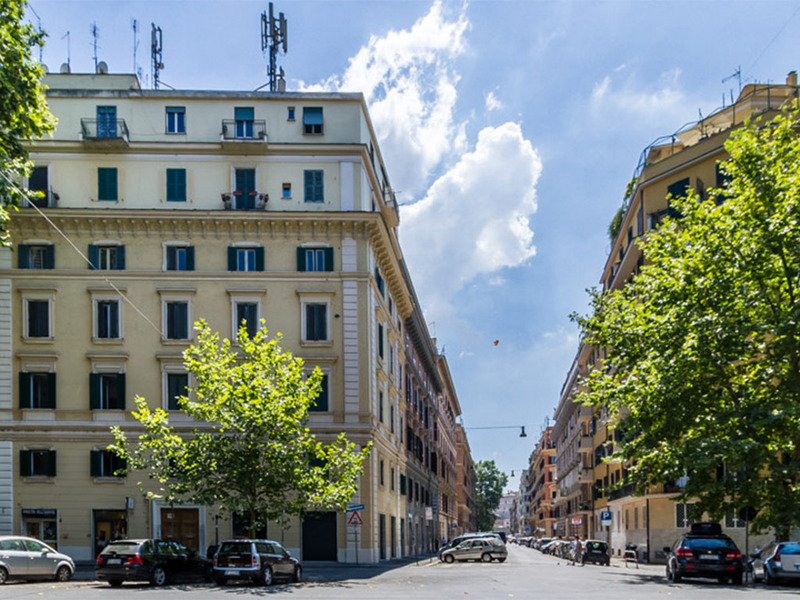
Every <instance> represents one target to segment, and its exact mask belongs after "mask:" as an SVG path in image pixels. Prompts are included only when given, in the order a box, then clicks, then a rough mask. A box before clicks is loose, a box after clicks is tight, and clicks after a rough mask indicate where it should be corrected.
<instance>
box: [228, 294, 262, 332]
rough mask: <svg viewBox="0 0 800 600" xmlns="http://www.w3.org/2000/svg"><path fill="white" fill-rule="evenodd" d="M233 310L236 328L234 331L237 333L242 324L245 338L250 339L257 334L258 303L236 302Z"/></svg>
mask: <svg viewBox="0 0 800 600" xmlns="http://www.w3.org/2000/svg"><path fill="white" fill-rule="evenodd" d="M235 310H236V314H235V319H236V327H235V328H234V331H235V332H238V331H239V329H240V328H241V327H242V324H244V327H245V329H246V330H247V336H248V337H249V338H251V339H252V338H253V336H255V334H256V333H257V332H258V325H259V323H258V303H257V302H236V305H235Z"/></svg>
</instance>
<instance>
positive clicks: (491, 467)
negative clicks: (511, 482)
mask: <svg viewBox="0 0 800 600" xmlns="http://www.w3.org/2000/svg"><path fill="white" fill-rule="evenodd" d="M475 479H476V482H475V512H476V515H477V521H478V531H491V530H492V529H494V521H495V518H496V517H495V514H494V511H495V510H497V507H498V506H499V505H500V498H502V497H503V488H504V487H505V486H506V484H507V483H508V476H506V474H505V473H503V472H501V471H500V469H498V468H497V465H495V464H494V461H493V460H481V461H478V463H477V464H476V465H475Z"/></svg>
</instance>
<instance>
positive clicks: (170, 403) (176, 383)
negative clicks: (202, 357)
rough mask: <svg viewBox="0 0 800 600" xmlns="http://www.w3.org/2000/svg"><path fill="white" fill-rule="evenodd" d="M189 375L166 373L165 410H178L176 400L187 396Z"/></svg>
mask: <svg viewBox="0 0 800 600" xmlns="http://www.w3.org/2000/svg"><path fill="white" fill-rule="evenodd" d="M188 388H189V374H188V373H167V410H180V408H181V406H180V402H179V401H178V398H180V397H181V396H187V397H188V396H189V389H188Z"/></svg>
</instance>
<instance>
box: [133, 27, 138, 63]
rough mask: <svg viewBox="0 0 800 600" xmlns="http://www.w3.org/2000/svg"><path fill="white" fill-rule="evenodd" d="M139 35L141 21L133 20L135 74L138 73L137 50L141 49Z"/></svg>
mask: <svg viewBox="0 0 800 600" xmlns="http://www.w3.org/2000/svg"><path fill="white" fill-rule="evenodd" d="M138 33H139V21H137V20H136V19H134V20H133V72H134V73H136V50H138V48H139V39H138V37H137V34H138Z"/></svg>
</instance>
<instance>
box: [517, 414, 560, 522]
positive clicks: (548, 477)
mask: <svg viewBox="0 0 800 600" xmlns="http://www.w3.org/2000/svg"><path fill="white" fill-rule="evenodd" d="M552 436H553V426H552V425H548V426H546V427H545V428H544V429H543V430H542V435H541V436H540V437H539V441H538V442H537V444H536V447H535V448H534V449H533V452H532V453H531V457H530V467H529V468H528V470H527V471H526V482H527V485H526V488H525V489H526V495H527V497H528V500H527V501H526V505H527V510H526V513H525V517H526V526H527V528H528V529H527V530H528V531H530V532H531V533H533V535H535V536H537V537H552V536H554V535H557V533H556V528H555V523H556V501H557V499H558V488H557V487H556V444H555V442H554V441H553V437H552Z"/></svg>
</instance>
